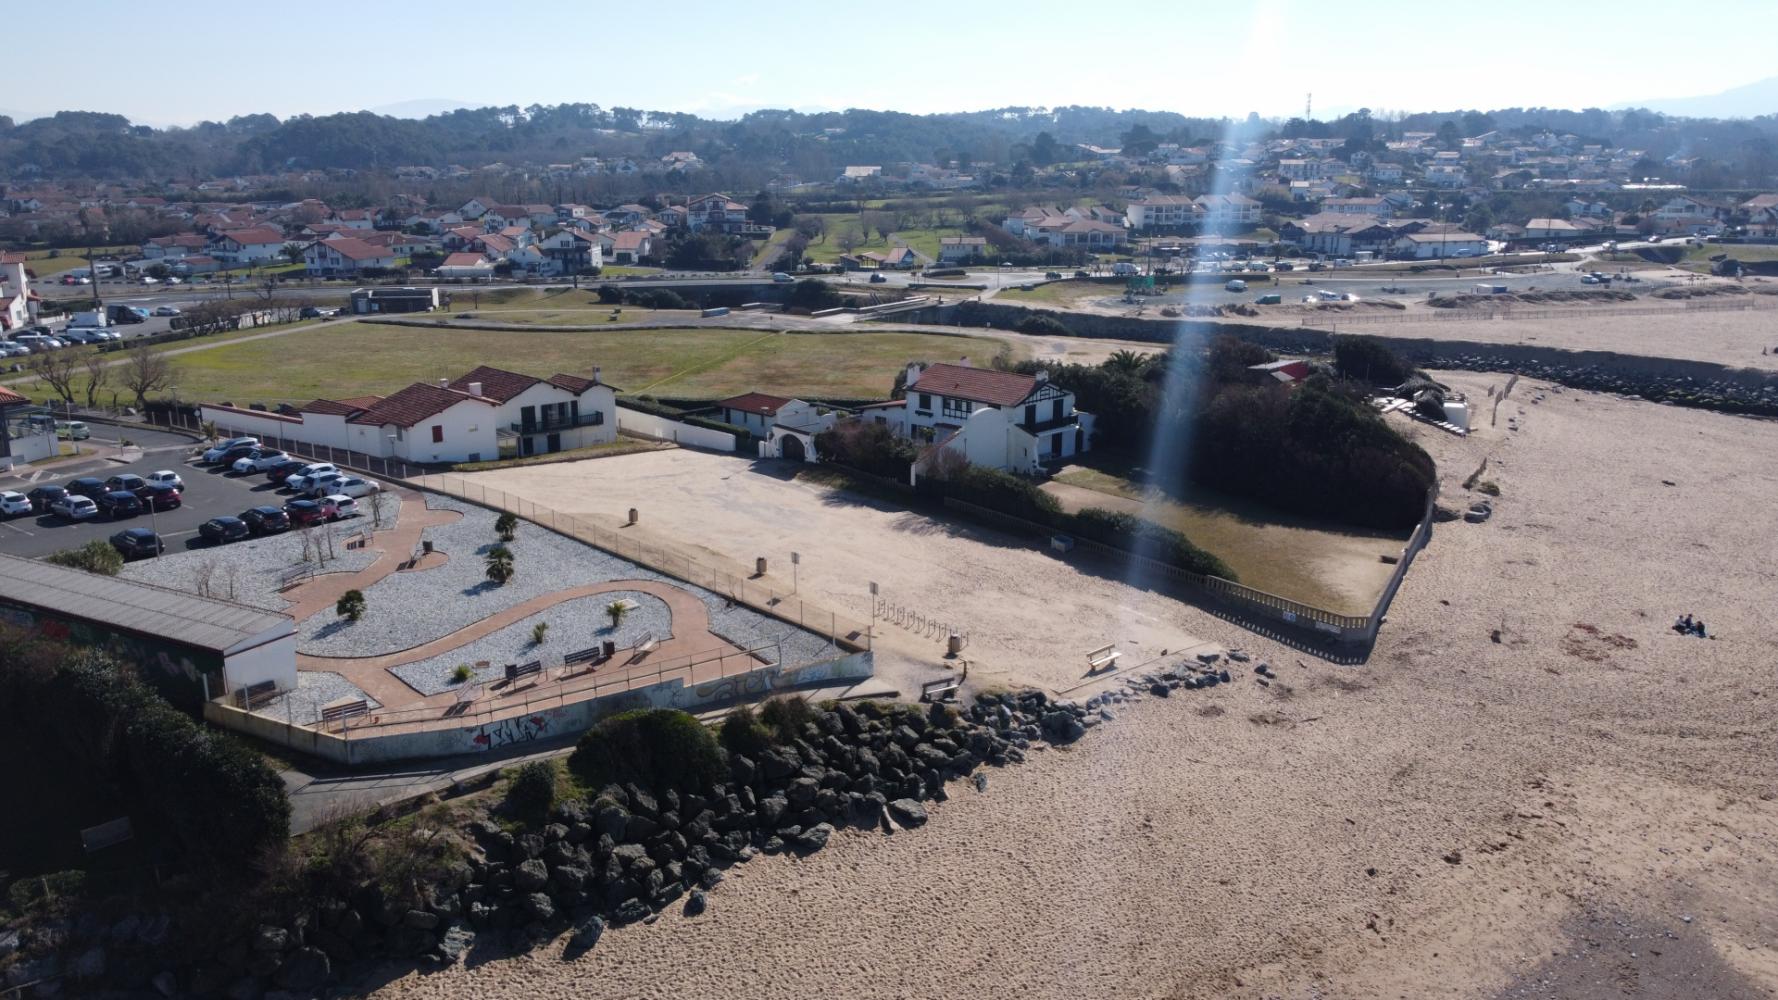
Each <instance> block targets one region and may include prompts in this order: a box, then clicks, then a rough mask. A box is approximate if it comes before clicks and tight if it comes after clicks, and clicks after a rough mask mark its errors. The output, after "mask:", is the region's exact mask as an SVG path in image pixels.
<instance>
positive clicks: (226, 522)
mask: <svg viewBox="0 0 1778 1000" xmlns="http://www.w3.org/2000/svg"><path fill="white" fill-rule="evenodd" d="M248 534H250V532H248V530H247V522H246V521H243V520H241V519H240V518H238V517H229V516H227V515H226V514H225V515H223V516H222V517H213V518H211V519H209V520H208V521H205V522H204V523H203V524H200V525H198V536H199V537H201V538H203V540H204V541H206V542H209V543H211V544H212V545H226V544H227V543H229V542H238V541H240V540H241V539H243V538H246V537H247V536H248Z"/></svg>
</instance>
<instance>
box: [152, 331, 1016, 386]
mask: <svg viewBox="0 0 1778 1000" xmlns="http://www.w3.org/2000/svg"><path fill="white" fill-rule="evenodd" d="M1004 347H1005V344H1004V343H1003V342H1002V341H999V340H994V339H991V338H983V337H948V336H942V335H936V334H918V333H857V334H853V333H816V334H802V333H783V332H776V331H766V330H735V329H720V328H711V327H701V328H675V329H660V330H614V331H611V332H609V333H606V332H603V331H600V332H553V331H542V330H540V331H537V332H535V333H532V332H529V331H525V332H519V331H493V330H452V329H448V328H431V327H404V326H383V325H374V324H368V323H347V324H340V325H337V326H332V327H328V328H324V329H320V330H315V331H312V332H304V333H298V334H295V335H292V336H289V337H272V338H268V339H265V340H256V341H247V342H244V343H235V344H224V345H221V346H219V347H217V348H215V349H213V350H205V351H197V352H193V353H191V354H186V355H182V356H180V357H179V358H178V359H177V363H178V366H179V395H180V398H182V399H197V400H223V399H227V400H232V401H234V402H236V403H239V404H245V403H249V402H255V403H268V404H270V403H279V402H292V403H302V402H307V401H308V400H310V399H314V398H316V397H318V396H324V397H333V398H340V397H346V396H357V395H363V394H366V393H388V392H392V391H394V390H396V389H399V388H401V387H403V386H405V385H408V384H409V383H412V382H417V381H429V380H432V379H437V378H455V377H456V376H458V375H461V374H463V373H464V372H466V371H468V370H469V369H471V368H474V367H475V366H476V365H479V364H489V365H495V366H498V367H502V368H507V369H511V370H513V371H520V372H526V373H529V374H533V375H548V374H551V373H553V372H558V371H562V372H576V373H586V372H590V371H591V370H592V367H593V366H594V365H599V366H600V367H601V368H602V370H603V371H602V374H603V376H604V378H605V380H606V381H608V382H610V383H611V384H613V385H615V386H618V387H619V388H620V389H622V390H623V391H625V392H631V393H644V392H646V393H651V394H654V395H670V396H688V397H699V398H711V399H718V398H721V397H723V396H727V395H732V394H734V393H739V392H746V391H748V390H750V389H759V390H761V391H769V392H773V393H779V394H782V395H788V396H828V397H840V398H868V397H887V396H888V394H889V389H890V386H891V384H892V383H893V381H894V378H895V373H896V372H897V371H898V370H900V369H901V368H902V366H904V365H906V364H907V362H909V361H911V360H928V361H936V360H941V359H945V358H955V357H960V356H963V355H968V356H970V357H975V358H988V357H992V356H994V355H995V354H996V353H997V352H999V351H1000V350H1002V349H1004Z"/></svg>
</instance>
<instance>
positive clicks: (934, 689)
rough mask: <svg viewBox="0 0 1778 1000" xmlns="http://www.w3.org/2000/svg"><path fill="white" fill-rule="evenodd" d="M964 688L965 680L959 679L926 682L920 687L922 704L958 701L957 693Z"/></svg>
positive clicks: (951, 678)
mask: <svg viewBox="0 0 1778 1000" xmlns="http://www.w3.org/2000/svg"><path fill="white" fill-rule="evenodd" d="M962 686H963V680H962V679H961V678H958V677H940V678H939V679H938V680H935V681H926V682H925V683H923V684H921V685H920V700H921V701H922V702H932V701H956V700H957V691H958V689H959V688H961V687H962Z"/></svg>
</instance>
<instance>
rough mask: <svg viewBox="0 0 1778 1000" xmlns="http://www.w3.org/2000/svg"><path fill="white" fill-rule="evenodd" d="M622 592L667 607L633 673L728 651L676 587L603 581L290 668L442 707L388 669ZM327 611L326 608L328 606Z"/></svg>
mask: <svg viewBox="0 0 1778 1000" xmlns="http://www.w3.org/2000/svg"><path fill="white" fill-rule="evenodd" d="M626 590H629V591H634V590H639V591H641V592H643V593H645V594H650V595H652V596H654V597H658V598H660V599H661V600H662V601H665V602H666V604H667V608H668V610H669V611H671V613H672V616H673V617H672V622H673V624H672V629H673V634H672V635H671V636H668V637H662V639H661V643H660V645H659V646H657V647H656V648H655V650H654V652H652V653H650V654H648V656H647V658H646V659H645V660H643V661H640V670H639V672H643V673H649V672H653V671H655V670H656V669H657V668H656V666H655V664H658V663H662V662H667V661H671V660H673V659H675V658H682V657H689V656H694V655H696V654H699V653H706V652H709V651H711V650H712V649H716V648H721V647H723V646H733V644H732V643H729V642H728V641H727V640H725V639H723V638H721V637H720V636H717V635H714V634H712V633H711V632H710V610H709V608H707V607H705V606H704V602H703V601H701V600H699V599H698V598H696V597H694V596H692V595H691V594H690V593H688V592H686V591H684V590H681V589H680V588H678V587H673V586H668V585H667V584H663V583H655V582H653V581H649V580H608V581H606V582H604V583H595V584H588V585H586V586H581V587H571V588H569V589H567V590H557V591H554V592H552V593H548V594H542V595H539V596H537V597H533V598H532V599H530V600H528V601H525V602H524V603H522V604H517V605H514V606H513V607H510V608H507V609H506V610H504V611H501V612H499V613H498V614H494V615H490V616H488V617H487V618H483V619H482V620H481V621H478V622H476V623H474V624H472V625H468V626H465V627H463V628H460V629H458V630H457V631H455V632H452V633H451V634H449V635H446V636H443V637H441V638H438V639H434V640H432V641H431V642H428V643H424V644H422V645H419V646H413V647H411V648H408V649H404V650H402V651H400V652H398V653H388V654H385V655H383V656H362V657H337V656H310V655H308V654H298V655H297V658H296V665H297V669H299V670H330V671H333V672H334V673H337V674H340V675H342V676H344V677H345V678H346V679H347V680H349V681H351V682H352V683H353V684H356V685H358V687H360V688H361V689H363V690H364V692H365V693H366V694H368V695H370V696H371V697H372V698H375V699H376V700H377V701H379V702H381V703H382V705H383V707H384V708H389V709H410V708H419V707H421V706H432V707H437V708H441V709H442V708H448V707H450V706H451V705H453V704H455V702H456V700H457V694H456V692H455V691H445V692H443V693H440V694H435V695H425V694H423V693H421V692H419V691H416V690H414V689H413V688H412V687H409V686H408V685H407V683H406V682H404V681H403V680H401V678H400V677H397V676H396V675H395V674H394V673H391V672H390V668H391V667H399V666H402V665H404V664H408V663H417V662H419V661H421V660H429V659H431V658H432V657H434V656H439V655H441V654H444V653H448V652H450V651H451V650H453V649H457V648H459V647H461V646H466V645H468V644H469V643H472V642H474V641H476V640H477V639H480V638H482V637H483V636H487V635H491V634H492V633H494V632H498V631H499V630H501V629H503V628H505V627H506V626H508V625H511V624H513V623H514V622H519V621H523V620H525V619H526V618H529V617H530V616H532V615H534V614H537V613H539V612H542V611H548V610H549V609H550V608H553V607H556V606H557V605H559V604H563V603H565V602H567V601H572V600H577V599H579V598H582V597H593V596H596V595H598V594H605V593H611V592H614V591H626ZM342 593H343V591H342ZM329 607H330V608H331V605H329ZM733 648H735V649H736V651H737V652H739V650H740V647H733ZM611 676H612V678H613V679H615V678H617V677H619V676H621V673H620V672H619V671H617V670H612V671H611ZM554 686H556V685H554V684H548V683H544V684H538V685H537V686H536V689H535V691H534V693H537V694H547V693H548V692H549V690H550V689H552V688H553V687H554Z"/></svg>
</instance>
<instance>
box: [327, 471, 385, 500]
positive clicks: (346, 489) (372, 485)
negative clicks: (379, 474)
mask: <svg viewBox="0 0 1778 1000" xmlns="http://www.w3.org/2000/svg"><path fill="white" fill-rule="evenodd" d="M382 488H383V487H382V485H381V484H379V483H376V482H372V481H371V480H369V479H365V478H363V477H361V476H347V477H346V478H344V479H341V480H339V481H337V482H335V483H334V484H333V489H332V490H330V491H329V492H331V493H337V494H340V495H343V496H349V497H367V496H370V495H371V494H372V493H376V492H379V491H380V490H382Z"/></svg>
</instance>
